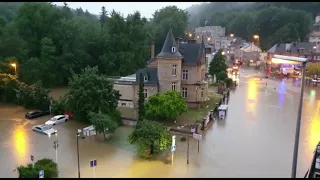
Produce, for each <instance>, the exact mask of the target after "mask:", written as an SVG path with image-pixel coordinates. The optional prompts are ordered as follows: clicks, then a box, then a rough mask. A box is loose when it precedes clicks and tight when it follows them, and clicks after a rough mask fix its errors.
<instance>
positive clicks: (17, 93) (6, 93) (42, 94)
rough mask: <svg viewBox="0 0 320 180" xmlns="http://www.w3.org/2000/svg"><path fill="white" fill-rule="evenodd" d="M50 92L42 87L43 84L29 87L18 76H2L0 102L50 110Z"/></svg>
mask: <svg viewBox="0 0 320 180" xmlns="http://www.w3.org/2000/svg"><path fill="white" fill-rule="evenodd" d="M49 92H50V90H48V89H45V88H43V87H42V84H41V82H36V83H35V84H31V85H27V84H25V83H23V82H20V81H19V80H18V79H17V76H13V75H10V74H4V73H2V74H0V102H5V103H16V104H19V105H22V106H24V107H25V108H37V109H42V110H48V108H49V102H50V100H49V96H48V93H49Z"/></svg>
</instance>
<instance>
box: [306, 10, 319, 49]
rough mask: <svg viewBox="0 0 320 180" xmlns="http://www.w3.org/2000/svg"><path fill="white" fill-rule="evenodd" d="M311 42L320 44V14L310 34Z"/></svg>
mask: <svg viewBox="0 0 320 180" xmlns="http://www.w3.org/2000/svg"><path fill="white" fill-rule="evenodd" d="M309 42H311V43H314V44H320V13H318V14H317V16H316V18H315V24H313V26H312V32H311V33H310V34H309Z"/></svg>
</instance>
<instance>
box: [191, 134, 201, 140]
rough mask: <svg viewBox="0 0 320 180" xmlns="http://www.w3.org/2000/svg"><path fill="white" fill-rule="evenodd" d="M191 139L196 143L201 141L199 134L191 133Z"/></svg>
mask: <svg viewBox="0 0 320 180" xmlns="http://www.w3.org/2000/svg"><path fill="white" fill-rule="evenodd" d="M192 137H193V139H196V140H198V141H201V140H202V135H201V134H197V133H193V134H192Z"/></svg>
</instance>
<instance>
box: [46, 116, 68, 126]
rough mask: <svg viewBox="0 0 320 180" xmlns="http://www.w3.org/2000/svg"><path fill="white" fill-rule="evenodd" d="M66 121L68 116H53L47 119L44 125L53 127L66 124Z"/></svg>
mask: <svg viewBox="0 0 320 180" xmlns="http://www.w3.org/2000/svg"><path fill="white" fill-rule="evenodd" d="M68 120H69V116H68V115H57V116H54V117H53V118H51V119H49V120H48V121H47V122H46V123H45V124H47V125H53V126H54V125H56V124H59V123H63V122H66V121H68Z"/></svg>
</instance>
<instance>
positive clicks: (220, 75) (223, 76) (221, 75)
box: [216, 71, 228, 81]
mask: <svg viewBox="0 0 320 180" xmlns="http://www.w3.org/2000/svg"><path fill="white" fill-rule="evenodd" d="M216 77H217V81H225V80H226V79H227V78H228V74H227V73H226V72H225V71H221V72H219V73H218V74H217V76H216Z"/></svg>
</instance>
